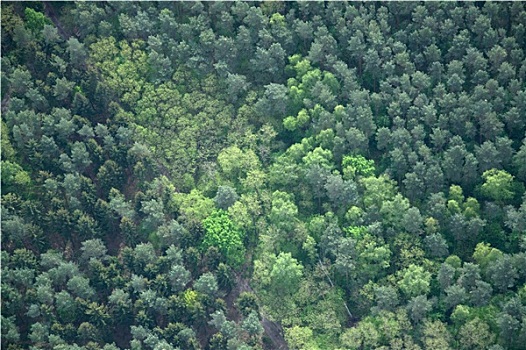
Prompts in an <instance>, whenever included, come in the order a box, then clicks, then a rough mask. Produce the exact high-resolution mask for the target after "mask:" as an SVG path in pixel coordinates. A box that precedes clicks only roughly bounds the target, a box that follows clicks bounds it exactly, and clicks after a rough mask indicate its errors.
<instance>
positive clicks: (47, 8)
mask: <svg viewBox="0 0 526 350" xmlns="http://www.w3.org/2000/svg"><path fill="white" fill-rule="evenodd" d="M42 3H43V5H44V13H45V14H46V16H47V17H48V18H49V19H51V21H52V22H53V24H54V25H55V27H57V30H58V33H59V34H60V36H61V37H62V39H64V40H67V39H68V38H69V37H70V35H68V34H67V33H66V31H65V30H64V28H63V27H62V24H60V21H59V20H58V17H57V14H56V13H55V9H54V8H53V5H52V4H50V3H49V1H42Z"/></svg>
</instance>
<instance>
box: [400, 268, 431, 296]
mask: <svg viewBox="0 0 526 350" xmlns="http://www.w3.org/2000/svg"><path fill="white" fill-rule="evenodd" d="M398 276H399V278H400V279H399V281H398V286H399V287H400V289H401V290H402V292H404V294H405V295H406V296H407V297H415V296H418V295H422V294H427V293H428V292H429V288H430V282H431V273H429V272H428V271H426V270H425V269H424V268H423V267H422V266H417V265H415V264H411V265H409V266H408V267H407V268H406V269H404V270H402V271H400V272H399V273H398Z"/></svg>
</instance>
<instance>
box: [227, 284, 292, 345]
mask: <svg viewBox="0 0 526 350" xmlns="http://www.w3.org/2000/svg"><path fill="white" fill-rule="evenodd" d="M243 292H251V293H254V294H256V295H257V293H256V292H255V291H254V290H253V289H252V287H251V286H250V284H249V280H248V279H247V278H243V277H242V276H241V274H238V275H237V276H236V286H235V287H234V289H232V291H230V293H229V294H228V296H227V297H226V298H225V301H226V303H227V306H228V318H229V319H231V320H235V321H236V322H237V321H239V319H240V318H241V315H240V314H239V312H238V311H237V309H236V308H235V306H234V303H235V301H236V299H237V298H238V297H239V295H240V294H241V293H243ZM261 325H262V326H263V329H264V331H265V333H264V335H265V336H267V337H268V339H270V341H271V345H270V347H268V348H267V349H268V350H288V346H287V342H286V341H285V338H284V337H283V332H282V328H281V326H280V325H279V324H278V323H276V322H273V321H270V320H269V319H268V318H266V317H265V315H264V314H263V313H261Z"/></svg>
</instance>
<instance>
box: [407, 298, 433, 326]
mask: <svg viewBox="0 0 526 350" xmlns="http://www.w3.org/2000/svg"><path fill="white" fill-rule="evenodd" d="M432 306H433V303H432V301H431V300H428V299H427V297H426V296H425V295H419V296H416V297H414V298H411V300H409V303H408V304H407V311H408V312H409V315H410V316H411V319H412V320H413V322H414V323H415V324H419V323H420V322H421V321H422V320H423V319H424V318H425V317H426V315H427V313H428V312H429V311H431V309H432Z"/></svg>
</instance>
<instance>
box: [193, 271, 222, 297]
mask: <svg viewBox="0 0 526 350" xmlns="http://www.w3.org/2000/svg"><path fill="white" fill-rule="evenodd" d="M194 289H195V290H196V291H198V292H199V293H202V294H205V295H207V296H209V297H210V298H213V297H214V296H215V295H216V293H217V290H218V286H217V279H216V277H215V276H214V275H213V274H212V273H210V272H206V273H204V274H202V275H201V277H199V279H198V280H197V281H195V283H194Z"/></svg>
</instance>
